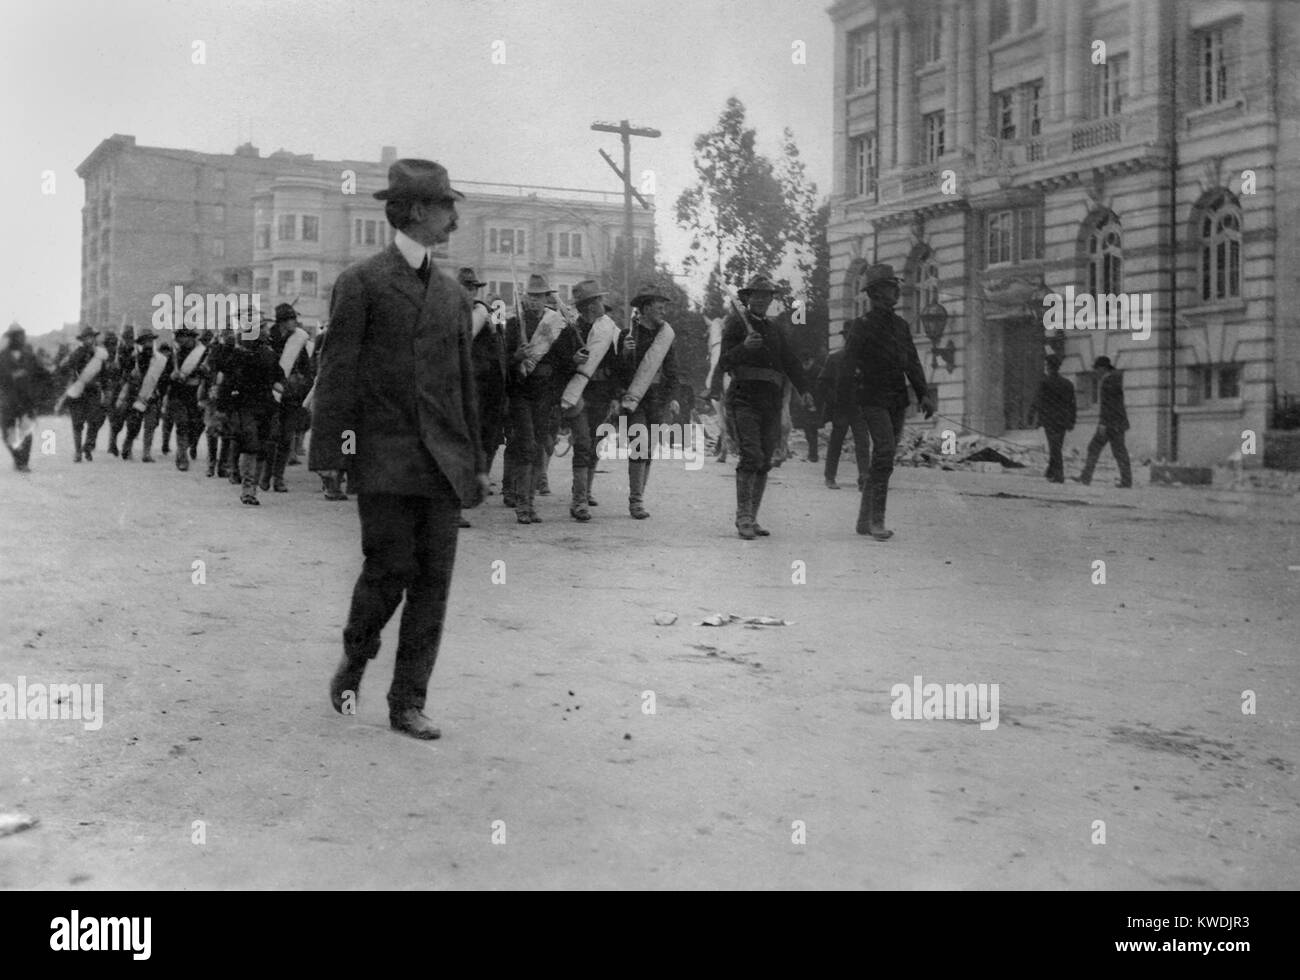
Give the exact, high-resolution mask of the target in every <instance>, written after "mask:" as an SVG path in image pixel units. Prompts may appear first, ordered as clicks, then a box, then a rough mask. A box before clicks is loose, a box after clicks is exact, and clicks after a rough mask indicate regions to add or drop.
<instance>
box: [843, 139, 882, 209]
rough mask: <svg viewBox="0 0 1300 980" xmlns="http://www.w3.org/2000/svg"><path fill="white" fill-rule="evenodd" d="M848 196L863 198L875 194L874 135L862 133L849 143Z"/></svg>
mask: <svg viewBox="0 0 1300 980" xmlns="http://www.w3.org/2000/svg"><path fill="white" fill-rule="evenodd" d="M849 153H850V163H849V194H850V196H852V197H864V196H866V195H869V194H875V193H876V134H875V133H864V134H863V135H861V136H855V137H854V138H853V139H852V140H850V141H849Z"/></svg>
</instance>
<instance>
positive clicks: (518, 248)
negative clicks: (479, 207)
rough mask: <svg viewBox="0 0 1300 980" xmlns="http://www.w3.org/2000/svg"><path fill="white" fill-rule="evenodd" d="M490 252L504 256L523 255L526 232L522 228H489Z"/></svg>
mask: <svg viewBox="0 0 1300 980" xmlns="http://www.w3.org/2000/svg"><path fill="white" fill-rule="evenodd" d="M488 251H489V252H496V253H499V254H502V255H505V254H514V255H523V254H524V253H525V252H526V249H525V248H524V230H523V229H522V228H489V229H488Z"/></svg>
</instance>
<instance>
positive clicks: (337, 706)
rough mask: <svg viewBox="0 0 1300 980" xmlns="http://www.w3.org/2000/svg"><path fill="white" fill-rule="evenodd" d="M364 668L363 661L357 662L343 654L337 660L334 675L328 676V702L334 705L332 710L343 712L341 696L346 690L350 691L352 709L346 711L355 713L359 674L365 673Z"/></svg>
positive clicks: (359, 685)
mask: <svg viewBox="0 0 1300 980" xmlns="http://www.w3.org/2000/svg"><path fill="white" fill-rule="evenodd" d="M365 670H366V664H365V661H361V662H360V663H358V662H356V661H354V660H350V659H348V657H347V656H344V657H343V659H342V660H340V661H339V665H338V669H336V670H335V671H334V676H333V677H331V678H330V704H332V705H334V710H335V711H337V712H338V713H339V714H344V711H343V696H344V694H345V693H347V692H348V691H351V692H352V698H351V706H352V710H351V711H350V712H347V713H348V714H356V713H357V707H356V705H357V696H358V694H359V693H360V690H361V675H362V674H363V673H365Z"/></svg>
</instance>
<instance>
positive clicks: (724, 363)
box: [718, 310, 808, 394]
mask: <svg viewBox="0 0 1300 980" xmlns="http://www.w3.org/2000/svg"><path fill="white" fill-rule="evenodd" d="M748 316H749V322H750V323H751V324H753V326H754V329H755V330H756V331H757V332H758V333H760V334H762V336H763V346H762V347H758V348H754V349H750V348H748V347H746V346H745V337H746V335H747V334H748V332H749V331H748V330H746V328H745V321H744V320H743V319H741V316H740V314H739V313H737V312H736V311H735V310H732V311H731V313H730V314H728V315H727V319H726V321H725V322H724V323H723V324H722V354H721V355H720V356H719V357H718V375H719V376H721V373H722V372H723V371H726V372H728V373H729V374H730V375H731V387H732V389H733V390H737V391H741V392H743V391H745V390H746V389H748V388H750V387H751V386H753V385H758V386H762V385H764V384H766V383H768V382H766V381H764V380H763V378H765V377H767V375H766V373H765V372H776V374H777V375H781V374H784V375H785V376H786V377H788V378H789V379H790V382H791V384H793V385H794V386H795V388H797V389H798V391H799V393H800V394H804V393H806V392H807V391H808V378H807V376H806V375H805V374H804V371H803V365H802V364H800V363H799V358H798V357H796V356H795V353H794V350H793V348H791V346H790V341H789V340H787V339H786V336H785V333H784V331H782V329H781V325H780V323H778V322H776V321H775V320H769V319H767V318H766V317H759V316H754V314H753V313H748ZM769 380H770V382H771V383H772V384H775V385H776V386H777V387H778V388H779V387H780V386H781V384H782V381H781V379H779V378H778V377H775V376H773V377H771V378H770V379H769ZM737 385H740V386H741V387H740V388H738V389H737V388H736V386H737ZM760 390H761V389H760Z"/></svg>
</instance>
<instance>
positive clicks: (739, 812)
mask: <svg viewBox="0 0 1300 980" xmlns="http://www.w3.org/2000/svg"><path fill="white" fill-rule="evenodd" d="M45 428H51V429H53V430H54V431H55V433H56V434H57V439H58V442H57V445H58V446H59V448H60V450H61V452H59V453H57V454H55V455H52V456H42V455H40V454H39V444H38V451H37V453H36V454H35V455H34V457H33V471H34V472H33V473H32V474H31V475H29V476H23V475H20V474H17V473H15V472H14V471H13V470H12V468H11V467H10V466H9V463H8V460H7V459H6V460H5V463H4V467H5V468H4V470H3V472H0V501H2V507H0V529H2V530H3V538H2V543H0V598H2V599H3V607H4V617H3V627H2V629H0V638H2V642H3V646H2V647H0V684H9V685H12V686H13V687H14V689H15V690H16V689H17V687H18V685H19V683H20V678H21V679H22V682H23V683H25V684H26V685H28V686H29V687H30V686H31V685H33V684H37V683H47V684H48V683H78V684H83V683H84V684H91V685H95V684H102V685H103V688H102V690H103V716H102V719H101V720H102V724H101V725H100V726H99V727H98V728H95V729H92V728H90V727H88V723H87V722H86V721H81V720H76V719H59V720H32V719H30V718H26V719H19V718H7V719H5V720H2V721H0V813H5V812H22V813H27V814H30V815H31V816H33V817H36V818H39V820H40V823H39V825H38V826H36V827H35V828H33V829H31V830H27V831H25V832H22V833H17V834H13V835H10V836H6V837H3V838H0V887H4V888H65V887H69V886H75V887H82V888H86V889H99V888H192V889H211V888H218V889H219V888H237V887H238V888H243V887H253V888H283V887H292V888H329V889H348V888H367V887H396V888H494V889H506V888H604V887H612V888H859V887H868V888H891V889H894V888H897V889H916V888H945V887H955V888H972V889H985V888H1024V887H1028V888H1049V889H1052V888H1084V889H1087V888H1123V889H1145V888H1156V889H1176V888H1193V889H1222V888H1246V889H1275V888H1295V887H1297V886H1298V885H1300V783H1298V782H1297V777H1296V764H1297V761H1298V760H1300V726H1298V721H1297V719H1298V715H1297V712H1296V708H1295V706H1296V700H1297V697H1298V696H1300V666H1298V659H1300V651H1298V649H1297V648H1298V646H1300V644H1298V642H1297V638H1298V637H1300V628H1297V613H1296V609H1297V605H1298V604H1300V603H1298V600H1300V570H1297V567H1300V501H1298V500H1297V498H1296V497H1295V496H1294V495H1291V496H1286V495H1265V494H1258V495H1246V494H1227V493H1222V492H1216V491H1213V490H1190V489H1184V490H1173V489H1158V488H1151V487H1147V486H1140V487H1138V488H1136V489H1133V490H1126V491H1125V490H1118V489H1114V488H1112V487H1111V486H1110V482H1111V480H1110V478H1109V477H1107V475H1106V473H1104V472H1103V473H1101V474H1100V475H1099V477H1098V480H1097V482H1096V483H1095V484H1094V485H1093V486H1092V487H1087V488H1085V487H1079V486H1076V485H1073V484H1066V485H1064V486H1049V485H1048V484H1046V483H1045V482H1044V481H1043V480H1042V479H1041V478H1040V477H1039V476H1038V474H1036V473H1007V474H1001V473H990V474H971V473H945V472H940V471H934V470H913V469H901V470H899V471H897V473H896V475H895V479H894V483H893V488H894V491H895V492H894V493H893V495H892V496H891V500H890V523H891V526H892V527H893V528H894V530H895V531H896V532H897V535H896V537H895V538H894V540H892V541H890V542H887V543H879V542H875V541H872V540H870V539H869V538H863V537H859V536H858V535H856V534H855V533H853V523H854V518H855V515H856V511H857V494H856V492H854V491H853V490H852V489H850V488H851V487H852V481H853V479H854V477H855V469H854V466H853V462H852V457H851V456H846V458H845V460H844V462H843V464H842V466H841V470H840V481H841V485H842V486H843V487H844V488H845V489H842V490H840V491H838V492H835V491H831V490H829V489H827V488H825V487H824V486H823V485H822V476H821V466H820V465H815V464H812V463H809V462H806V461H803V460H802V459H797V460H791V461H789V462H787V463H786V464H785V465H784V466H783V467H782V468H781V469H779V470H776V471H774V472H773V475H772V479H771V481H770V484H769V489H768V492H767V497H766V499H765V501H764V504H763V510H762V514H761V515H760V517H761V520H762V523H763V524H764V525H765V526H767V527H768V528H770V529H771V531H772V536H771V537H770V538H768V539H760V540H758V541H751V542H747V541H742V540H740V539H739V538H738V537H737V536H736V534H735V531H734V528H733V526H732V518H733V514H734V505H735V494H734V480H733V476H732V474H733V469H732V466H731V465H730V464H728V465H719V464H717V463H712V462H710V463H708V464H707V465H705V466H704V467H703V468H702V469H699V470H696V471H691V470H688V469H687V468H686V467H685V466H684V465H683V464H682V463H681V462H680V461H670V460H661V461H659V462H656V463H655V464H654V468H653V469H652V472H651V476H650V482H649V488H648V494H647V499H646V505H647V508H648V509H649V510H650V512H651V514H652V515H653V516H652V518H651V519H650V520H647V521H633V520H631V519H630V518H629V517H628V515H627V509H626V504H625V500H626V490H627V478H626V473H625V472H624V471H623V470H622V467H621V466H620V465H619V464H617V463H614V462H607V463H605V464H604V465H603V467H602V469H603V470H604V471H606V472H602V473H601V475H600V476H598V477H597V480H596V485H595V496H596V498H597V499H598V500H599V502H600V506H598V507H597V508H595V509H594V511H593V513H594V515H595V517H594V519H593V520H592V522H591V523H590V524H587V525H579V524H577V523H575V522H573V521H571V520H570V519H569V518H568V516H567V488H568V480H567V472H566V471H567V466H568V464H569V460H568V459H560V460H556V461H554V463H553V464H552V467H551V485H552V487H554V489H555V493H554V495H552V496H550V497H546V498H541V507H540V510H541V513H542V515H543V517H544V518H545V523H543V524H541V525H539V526H520V525H517V524H516V523H515V520H514V515H513V512H511V511H508V510H506V509H505V508H504V507H502V506H501V502H500V500H501V498H500V497H492V498H490V499H489V502H488V503H487V504H486V505H484V507H482V508H480V509H478V510H476V511H473V512H471V513H470V515H469V516H470V519H471V520H472V521H473V524H474V527H473V528H472V529H470V530H466V531H462V532H461V537H460V544H459V556H458V559H457V566H456V578H455V582H454V585H453V590H452V604H451V612H450V614H449V616H448V621H447V630H446V634H445V637H444V641H443V646H442V653H441V656H440V659H439V663H438V666H437V669H436V670H435V672H434V676H433V683H432V685H431V692H430V693H431V696H430V703H429V707H428V709H427V713H428V714H429V715H430V716H431V717H432V718H433V719H434V720H435V722H437V723H438V724H439V725H440V726H441V727H442V729H443V738H442V739H441V740H440V741H437V742H432V743H421V742H417V741H414V740H411V739H408V738H405V737H402V736H399V735H396V734H394V733H392V732H390V731H389V729H388V724H387V714H386V705H385V703H384V697H383V695H384V692H385V690H386V688H387V684H388V681H389V678H390V677H391V672H392V663H393V645H394V643H395V641H396V632H397V617H394V619H393V621H392V623H391V624H390V628H389V630H388V631H387V632H386V633H385V642H384V648H383V650H382V652H381V653H380V656H379V659H378V660H376V661H375V662H374V663H373V664H372V665H371V667H370V669H369V671H368V673H367V675H366V678H365V681H364V682H363V684H362V687H361V696H360V710H359V713H358V715H357V716H355V717H341V716H339V715H337V714H335V713H334V712H333V710H332V709H331V708H330V705H329V702H328V698H327V695H326V685H327V681H328V679H329V676H330V673H331V672H332V670H333V668H334V665H335V663H336V661H337V660H338V657H339V654H340V652H341V645H340V630H341V628H342V624H343V620H344V618H345V615H346V609H347V603H348V598H349V595H350V592H351V587H352V583H353V581H354V579H355V577H356V574H357V571H358V570H359V567H360V546H359V528H358V521H357V514H356V505H355V503H354V502H350V503H347V504H343V503H329V502H326V501H324V500H323V499H322V498H321V495H320V494H319V492H318V487H319V483H318V481H317V480H316V479H315V477H314V476H312V475H311V474H310V473H308V472H307V471H306V468H305V467H295V468H292V469H290V470H289V480H290V488H291V492H290V493H288V494H274V493H270V494H263V495H262V499H263V504H262V506H261V507H259V508H251V507H244V506H241V505H240V503H239V500H238V492H237V488H235V487H232V486H230V485H229V484H227V483H225V482H224V481H221V480H217V479H207V478H206V477H205V476H204V472H203V471H204V465H203V460H202V456H200V461H199V465H198V466H197V467H195V468H193V469H191V470H190V472H188V473H178V472H177V471H176V470H175V469H174V467H173V465H172V462H171V458H170V457H167V458H163V457H160V458H159V462H158V463H157V464H155V465H152V466H149V465H145V464H142V463H139V462H131V463H123V462H121V461H119V460H117V459H115V458H112V457H110V456H108V455H107V454H105V453H103V452H102V447H103V445H104V437H103V436H102V435H101V438H100V447H101V452H100V453H98V454H97V455H96V458H95V461H94V462H93V463H89V464H86V463H83V464H80V465H74V464H73V463H72V461H71V454H70V452H69V448H70V443H71V438H70V427H69V426H68V424H67V421H66V419H58V420H55V419H42V420H41V425H40V427H39V428H38V432H39V431H40V430H41V429H45ZM499 466H500V464H499V462H498V472H497V474H496V476H497V478H498V479H499ZM1138 476H1139V479H1141V480H1143V481H1144V480H1145V474H1144V471H1141V470H1139V471H1138ZM1097 561H1103V562H1104V563H1105V569H1104V570H1105V583H1104V584H1094V579H1096V577H1097V568H1096V566H1094V562H1097ZM196 562H202V563H203V564H202V565H201V566H196V564H195V563H196ZM499 563H504V564H499ZM494 577H495V579H496V581H495V582H494ZM503 577H504V581H502V578H503ZM658 613H675V614H677V616H678V619H677V622H676V623H675V624H674V625H670V626H659V625H656V624H655V616H656V614H658ZM714 613H721V614H723V615H724V616H725V615H727V614H730V613H735V614H738V615H742V616H759V615H762V616H772V617H780V618H785V619H787V620H790V621H791V625H787V626H748V625H744V624H739V623H736V624H730V625H725V626H720V627H708V626H695V625H692V624H694V623H697V622H699V621H701V620H702V619H703V618H704V617H705V616H708V615H710V614H714ZM918 675H919V676H920V677H921V678H922V679H923V680H922V684H923V685H928V684H930V683H937V684H939V685H967V684H971V685H986V686H987V687H986V688H981V689H982V690H989V691H992V690H993V685H996V692H997V711H996V715H995V717H996V721H997V727H996V728H993V727H991V726H990V725H989V724H987V723H985V724H981V723H980V720H979V719H977V718H970V717H967V718H965V719H960V718H922V719H899V718H895V717H894V716H893V715H894V713H897V712H898V711H900V710H901V708H900V707H899V706H900V704H906V706H907V707H908V709H909V713H910V711H911V708H912V707H913V705H914V704H916V703H918V702H919V701H920V699H921V695H922V694H923V693H924V690H923V689H922V690H920V691H917V692H916V697H917V701H915V702H914V701H913V700H912V696H911V695H910V694H909V695H907V696H905V697H900V696H898V695H896V694H894V693H891V692H893V691H894V689H895V685H906V686H908V688H909V690H910V688H911V687H912V685H913V684H914V678H915V677H917V676H918ZM1251 692H1253V695H1252V693H1251ZM925 697H926V699H927V700H928V699H929V695H928V694H926V695H925ZM1252 701H1253V713H1244V712H1243V704H1246V705H1247V706H1248V707H1252V705H1251V702H1252ZM988 704H989V705H990V706H991V704H992V702H991V700H990V701H989V702H988ZM651 709H653V710H651ZM891 709H892V710H891ZM1099 821H1100V822H1101V823H1098V822H1099Z"/></svg>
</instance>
